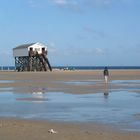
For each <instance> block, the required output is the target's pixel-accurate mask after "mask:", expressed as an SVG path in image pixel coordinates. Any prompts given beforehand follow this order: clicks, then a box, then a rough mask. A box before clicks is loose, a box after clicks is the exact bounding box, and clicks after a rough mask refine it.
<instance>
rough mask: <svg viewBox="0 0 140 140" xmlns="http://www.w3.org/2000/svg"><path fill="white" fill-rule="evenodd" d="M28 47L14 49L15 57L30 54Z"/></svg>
mask: <svg viewBox="0 0 140 140" xmlns="http://www.w3.org/2000/svg"><path fill="white" fill-rule="evenodd" d="M28 55H29V54H28V49H27V48H24V49H15V50H13V56H14V57H19V56H21V57H23V56H28Z"/></svg>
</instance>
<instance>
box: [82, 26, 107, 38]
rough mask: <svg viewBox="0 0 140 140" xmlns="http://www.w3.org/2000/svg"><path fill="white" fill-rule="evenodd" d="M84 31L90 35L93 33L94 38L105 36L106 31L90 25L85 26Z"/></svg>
mask: <svg viewBox="0 0 140 140" xmlns="http://www.w3.org/2000/svg"><path fill="white" fill-rule="evenodd" d="M83 30H84V32H86V33H87V34H88V36H89V35H92V36H93V37H94V38H104V37H105V33H104V32H103V31H98V30H95V29H93V28H92V27H90V26H85V27H83Z"/></svg>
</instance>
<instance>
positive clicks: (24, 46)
mask: <svg viewBox="0 0 140 140" xmlns="http://www.w3.org/2000/svg"><path fill="white" fill-rule="evenodd" d="M34 44H35V43H30V44H23V45H19V46H17V47H15V48H13V50H15V49H23V48H28V47H29V46H32V45H34Z"/></svg>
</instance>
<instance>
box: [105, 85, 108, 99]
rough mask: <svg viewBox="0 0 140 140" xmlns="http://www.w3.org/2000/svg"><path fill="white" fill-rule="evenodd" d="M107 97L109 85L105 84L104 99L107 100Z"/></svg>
mask: <svg viewBox="0 0 140 140" xmlns="http://www.w3.org/2000/svg"><path fill="white" fill-rule="evenodd" d="M108 96H109V83H105V89H104V98H108Z"/></svg>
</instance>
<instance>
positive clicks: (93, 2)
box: [28, 0, 136, 13]
mask: <svg viewBox="0 0 140 140" xmlns="http://www.w3.org/2000/svg"><path fill="white" fill-rule="evenodd" d="M134 3H136V0H28V4H29V5H30V7H32V8H38V7H40V8H41V7H43V8H44V7H47V6H57V7H59V8H60V9H63V10H70V11H75V12H78V13H83V12H86V11H87V10H88V9H92V10H94V9H104V8H105V9H106V8H110V7H113V6H115V5H120V4H123V5H127V4H129V5H131V4H134Z"/></svg>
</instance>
